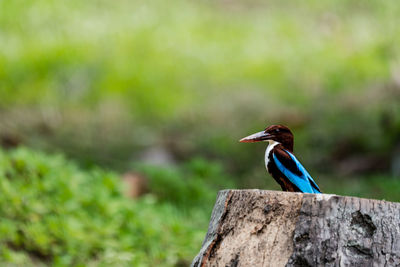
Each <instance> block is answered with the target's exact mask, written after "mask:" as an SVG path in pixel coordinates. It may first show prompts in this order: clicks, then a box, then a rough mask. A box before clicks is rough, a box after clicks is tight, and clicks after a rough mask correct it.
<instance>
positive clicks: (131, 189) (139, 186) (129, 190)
mask: <svg viewBox="0 0 400 267" xmlns="http://www.w3.org/2000/svg"><path fill="white" fill-rule="evenodd" d="M122 180H123V182H124V183H125V184H126V188H124V193H125V195H126V196H127V197H129V198H138V197H140V196H142V195H144V194H145V193H147V192H148V191H149V186H148V181H147V178H146V177H145V176H143V175H142V174H140V173H136V172H127V173H125V174H124V175H123V176H122Z"/></svg>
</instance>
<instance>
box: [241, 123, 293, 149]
mask: <svg viewBox="0 0 400 267" xmlns="http://www.w3.org/2000/svg"><path fill="white" fill-rule="evenodd" d="M261 141H266V142H269V141H275V142H279V143H281V144H282V146H283V147H284V148H286V149H287V150H289V151H290V152H293V134H292V132H291V131H290V129H289V128H288V127H286V126H284V125H271V126H268V127H267V128H265V130H264V131H261V132H258V133H255V134H252V135H249V136H247V137H244V138H242V139H240V140H239V142H242V143H254V142H261Z"/></svg>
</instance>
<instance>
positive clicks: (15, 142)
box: [0, 134, 22, 149]
mask: <svg viewBox="0 0 400 267" xmlns="http://www.w3.org/2000/svg"><path fill="white" fill-rule="evenodd" d="M21 143H22V140H21V138H20V137H19V136H17V135H14V134H2V135H1V136H0V144H1V147H2V148H5V149H9V148H14V147H17V146H19V145H20V144H21Z"/></svg>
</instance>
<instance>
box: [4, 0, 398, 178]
mask: <svg viewBox="0 0 400 267" xmlns="http://www.w3.org/2000/svg"><path fill="white" fill-rule="evenodd" d="M399 11H400V4H398V1H396V0H389V1H385V2H384V3H382V2H381V1H377V0H372V1H367V2H359V1H340V2H337V1H335V2H333V1H313V0H309V1H306V2H303V3H301V4H300V3H293V2H289V1H269V2H268V3H265V2H262V1H257V0H255V1H250V2H249V1H245V2H243V1H216V2H210V1H205V2H204V1H202V2H196V1H181V0H174V1H173V2H163V1H159V0H156V1H151V2H146V3H144V2H138V1H127V0H122V1H118V3H113V4H110V3H109V2H107V1H104V0H96V1H86V2H82V1H78V0H72V1H66V2H57V3H56V2H53V1H49V0H39V1H35V2H31V3H24V4H21V2H20V1H2V2H1V3H0V25H1V31H0V37H1V39H2V40H3V41H2V42H0V107H1V108H2V111H1V112H0V131H1V132H3V133H6V134H10V135H18V136H19V138H21V139H22V141H23V142H24V143H25V144H28V145H30V146H34V147H37V148H40V149H48V150H52V151H53V150H62V151H64V152H66V153H67V154H68V155H70V156H72V157H74V158H77V159H79V160H80V161H81V162H86V163H87V164H89V165H90V164H92V163H101V164H102V165H107V166H111V167H113V168H118V169H126V168H127V166H129V164H130V163H129V160H127V159H134V160H135V161H137V160H138V159H140V153H141V151H143V150H144V149H146V148H148V147H151V146H153V145H162V146H166V147H167V148H168V149H169V150H170V151H172V153H173V154H174V156H175V157H176V158H178V159H180V160H181V159H186V158H188V157H192V156H193V155H202V156H204V157H207V158H209V157H212V158H218V159H220V160H223V161H224V162H225V164H226V165H229V166H230V168H231V171H232V173H235V174H237V173H242V174H243V173H249V171H251V170H252V169H254V167H255V166H259V164H260V162H261V161H254V155H259V151H261V149H259V150H257V148H256V146H238V145H237V143H236V141H237V139H239V138H240V137H242V136H243V135H246V134H248V133H250V132H253V131H258V130H260V129H262V128H263V127H265V126H266V125H269V124H272V123H282V124H287V125H289V126H290V127H291V128H292V129H294V131H295V134H296V140H297V142H296V148H297V150H298V151H301V154H302V155H303V157H304V159H305V160H306V161H307V162H310V164H311V166H313V168H316V169H318V170H319V171H326V169H325V166H326V165H327V164H323V163H325V162H327V161H329V162H330V164H329V166H332V167H333V168H332V169H335V168H336V165H335V164H336V163H337V161H336V159H337V158H339V159H342V158H346V157H348V156H357V155H361V156H362V155H365V154H373V155H377V156H379V157H381V158H382V160H383V161H386V162H389V161H390V159H389V157H390V156H391V155H392V153H394V152H393V151H394V148H393V147H394V145H396V144H398V143H399V142H400V141H399V136H400V109H399V108H398V107H399V105H398V103H399V101H400V89H399V87H400V48H399V46H398V44H399V43H400V30H399V27H398V25H399V24H400V18H399V16H398V14H399ZM16 17H19V18H24V19H21V20H15V18H16ZM99 144H101V145H99ZM315 154H318V155H319V156H318V157H315V156H313V155H315ZM232 155H235V156H234V157H233V156H232ZM321 166H323V167H321ZM385 169H388V166H385ZM328 171H332V170H328Z"/></svg>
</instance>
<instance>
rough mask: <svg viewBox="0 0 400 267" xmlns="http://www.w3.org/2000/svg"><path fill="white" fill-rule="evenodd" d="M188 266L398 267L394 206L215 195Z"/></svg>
mask: <svg viewBox="0 0 400 267" xmlns="http://www.w3.org/2000/svg"><path fill="white" fill-rule="evenodd" d="M192 266H194V267H200V266H232V267H234V266H274V267H275V266H400V203H392V202H387V201H379V200H371V199H360V198H355V197H343V196H336V195H326V194H321V195H314V194H300V193H288V192H276V191H262V190H224V191H220V192H219V194H218V196H217V201H216V204H215V207H214V210H213V213H212V216H211V221H210V225H209V229H208V233H207V235H206V238H205V240H204V242H203V245H202V248H201V250H200V252H199V254H198V255H197V256H196V258H195V259H194V260H193V262H192Z"/></svg>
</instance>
